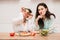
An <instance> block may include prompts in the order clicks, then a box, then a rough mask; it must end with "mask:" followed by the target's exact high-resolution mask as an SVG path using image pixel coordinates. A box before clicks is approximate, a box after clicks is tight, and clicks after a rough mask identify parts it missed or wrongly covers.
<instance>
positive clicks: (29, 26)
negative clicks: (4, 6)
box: [13, 13, 34, 32]
mask: <svg viewBox="0 0 60 40" xmlns="http://www.w3.org/2000/svg"><path fill="white" fill-rule="evenodd" d="M32 19H33V18H31V19H27V21H26V24H25V25H24V24H23V23H21V24H20V25H19V26H14V27H13V28H14V31H15V32H19V31H33V30H34V26H33V21H32ZM18 20H23V14H22V13H20V14H19V16H18V18H16V19H15V20H14V21H18ZM20 22H22V21H20Z"/></svg>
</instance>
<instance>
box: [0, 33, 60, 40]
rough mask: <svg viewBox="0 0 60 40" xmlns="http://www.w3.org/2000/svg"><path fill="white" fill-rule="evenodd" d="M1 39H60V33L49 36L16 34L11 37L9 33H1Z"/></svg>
mask: <svg viewBox="0 0 60 40" xmlns="http://www.w3.org/2000/svg"><path fill="white" fill-rule="evenodd" d="M0 39H7V40H9V39H18V40H60V33H52V34H49V35H47V36H41V35H40V34H36V35H35V36H16V35H15V36H14V37H11V36H10V34H9V33H0Z"/></svg>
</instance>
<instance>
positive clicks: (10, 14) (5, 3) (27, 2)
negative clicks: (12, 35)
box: [0, 0, 60, 32]
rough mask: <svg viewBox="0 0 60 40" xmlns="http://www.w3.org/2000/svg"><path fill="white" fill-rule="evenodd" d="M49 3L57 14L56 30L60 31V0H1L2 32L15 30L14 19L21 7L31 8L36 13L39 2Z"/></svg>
mask: <svg viewBox="0 0 60 40" xmlns="http://www.w3.org/2000/svg"><path fill="white" fill-rule="evenodd" d="M41 2H44V3H46V4H47V5H48V8H49V10H50V12H52V13H54V14H55V15H56V21H55V26H56V30H57V31H56V32H60V26H59V25H60V1H59V0H0V32H13V26H12V20H13V19H14V18H16V17H17V16H18V15H19V12H20V8H21V7H27V8H30V9H31V10H32V11H33V15H35V10H36V6H37V4H38V3H41Z"/></svg>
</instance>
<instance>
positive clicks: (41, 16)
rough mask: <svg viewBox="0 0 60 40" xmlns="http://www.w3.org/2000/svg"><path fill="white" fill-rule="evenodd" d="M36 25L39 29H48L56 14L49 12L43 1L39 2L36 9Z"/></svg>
mask: <svg viewBox="0 0 60 40" xmlns="http://www.w3.org/2000/svg"><path fill="white" fill-rule="evenodd" d="M35 18H36V26H38V27H39V29H48V30H49V29H50V28H52V24H53V21H54V19H55V18H56V16H55V15H54V14H53V13H51V12H50V11H49V9H48V7H47V5H46V4H45V3H39V4H38V5H37V9H36V17H35Z"/></svg>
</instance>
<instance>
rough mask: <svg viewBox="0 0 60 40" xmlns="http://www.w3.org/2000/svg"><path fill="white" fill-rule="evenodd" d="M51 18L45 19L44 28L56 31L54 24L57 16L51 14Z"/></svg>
mask: <svg viewBox="0 0 60 40" xmlns="http://www.w3.org/2000/svg"><path fill="white" fill-rule="evenodd" d="M50 18H51V19H47V18H46V19H45V20H44V28H43V29H47V30H49V31H50V32H54V31H55V26H54V20H55V18H54V16H52V15H51V16H50ZM38 28H39V26H38Z"/></svg>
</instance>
